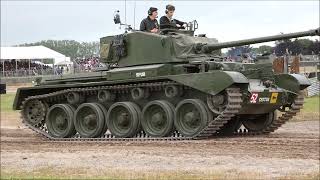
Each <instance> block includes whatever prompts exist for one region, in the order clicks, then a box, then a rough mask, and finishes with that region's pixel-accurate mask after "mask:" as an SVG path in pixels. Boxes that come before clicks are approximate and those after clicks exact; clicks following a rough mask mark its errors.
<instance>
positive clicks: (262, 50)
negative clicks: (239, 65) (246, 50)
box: [252, 45, 273, 54]
mask: <svg viewBox="0 0 320 180" xmlns="http://www.w3.org/2000/svg"><path fill="white" fill-rule="evenodd" d="M252 50H253V51H254V53H256V54H264V53H266V54H272V52H273V47H271V46H267V45H262V46H259V47H258V48H253V49H252Z"/></svg>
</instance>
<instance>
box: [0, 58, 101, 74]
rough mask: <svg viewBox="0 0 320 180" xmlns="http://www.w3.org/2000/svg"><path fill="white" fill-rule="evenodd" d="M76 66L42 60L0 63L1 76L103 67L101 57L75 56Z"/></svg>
mask: <svg viewBox="0 0 320 180" xmlns="http://www.w3.org/2000/svg"><path fill="white" fill-rule="evenodd" d="M73 62H74V66H73V67H72V66H70V65H67V66H63V65H62V66H61V65H58V66H57V65H54V67H51V66H49V65H46V64H43V63H41V62H40V61H33V60H31V61H30V62H29V60H17V61H16V60H15V59H12V60H6V61H4V62H1V64H0V76H4V77H19V76H37V75H62V74H66V73H72V72H75V73H76V72H84V71H85V72H88V71H92V70H93V69H95V68H98V67H102V64H101V63H100V60H99V57H89V58H75V59H74V60H73ZM29 63H30V64H29Z"/></svg>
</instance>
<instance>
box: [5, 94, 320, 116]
mask: <svg viewBox="0 0 320 180" xmlns="http://www.w3.org/2000/svg"><path fill="white" fill-rule="evenodd" d="M14 96H15V93H9V94H3V95H1V112H12V111H13V110H12V103H13V100H14ZM319 101H320V96H313V97H309V98H305V104H304V106H303V109H302V110H301V112H302V113H319V108H320V102H319Z"/></svg>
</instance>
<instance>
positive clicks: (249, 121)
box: [242, 111, 277, 132]
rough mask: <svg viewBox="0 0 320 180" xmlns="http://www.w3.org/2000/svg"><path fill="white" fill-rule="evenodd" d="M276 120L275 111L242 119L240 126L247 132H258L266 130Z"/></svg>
mask: <svg viewBox="0 0 320 180" xmlns="http://www.w3.org/2000/svg"><path fill="white" fill-rule="evenodd" d="M276 118H277V114H276V111H274V112H270V113H267V114H261V115H252V116H247V117H246V118H245V119H244V117H243V118H242V124H243V126H244V127H245V128H247V129H248V131H249V132H259V131H261V130H263V129H265V128H267V127H268V126H269V125H270V124H271V123H272V122H273V121H274V120H275V119H276Z"/></svg>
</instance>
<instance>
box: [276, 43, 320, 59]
mask: <svg viewBox="0 0 320 180" xmlns="http://www.w3.org/2000/svg"><path fill="white" fill-rule="evenodd" d="M319 47H320V42H319V41H318V40H316V41H312V40H310V39H295V40H294V41H291V40H285V41H278V43H277V45H276V46H275V48H274V50H275V53H276V55H278V56H282V55H284V54H285V53H286V49H288V52H289V53H290V54H293V55H298V54H304V55H306V54H319V53H320V50H319Z"/></svg>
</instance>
